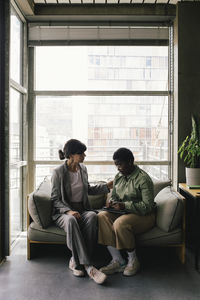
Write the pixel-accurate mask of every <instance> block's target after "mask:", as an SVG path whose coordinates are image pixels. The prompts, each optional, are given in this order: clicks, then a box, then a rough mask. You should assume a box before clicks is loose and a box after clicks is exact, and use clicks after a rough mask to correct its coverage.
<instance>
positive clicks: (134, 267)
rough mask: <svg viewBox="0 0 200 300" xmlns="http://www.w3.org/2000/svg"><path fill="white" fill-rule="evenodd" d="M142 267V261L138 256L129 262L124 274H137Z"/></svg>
mask: <svg viewBox="0 0 200 300" xmlns="http://www.w3.org/2000/svg"><path fill="white" fill-rule="evenodd" d="M139 269H140V262H139V260H138V258H137V257H136V258H135V260H134V261H133V262H129V263H128V264H127V266H126V268H125V270H124V273H123V275H125V276H133V275H135V274H136V273H137V272H138V271H139Z"/></svg>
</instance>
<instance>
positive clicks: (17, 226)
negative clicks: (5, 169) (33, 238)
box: [10, 167, 21, 243]
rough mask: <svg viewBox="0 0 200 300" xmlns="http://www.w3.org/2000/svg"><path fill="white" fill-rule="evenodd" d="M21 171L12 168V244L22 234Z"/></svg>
mask: <svg viewBox="0 0 200 300" xmlns="http://www.w3.org/2000/svg"><path fill="white" fill-rule="evenodd" d="M20 190H21V189H20V170H19V168H14V167H11V168H10V233H11V243H13V242H14V241H15V239H16V238H17V236H18V235H19V234H20V232H21V222H20V215H21V207H20V203H21V196H20Z"/></svg>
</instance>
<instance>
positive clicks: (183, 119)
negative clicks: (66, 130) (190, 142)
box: [174, 2, 200, 182]
mask: <svg viewBox="0 0 200 300" xmlns="http://www.w3.org/2000/svg"><path fill="white" fill-rule="evenodd" d="M199 15H200V3H199V2H179V3H178V5H177V14H176V20H175V27H174V34H175V45H174V46H175V47H174V50H175V51H174V52H175V61H174V62H175V86H174V92H175V99H174V101H175V133H176V134H175V149H174V150H175V151H174V158H175V166H174V171H175V173H176V170H175V169H177V174H175V177H176V175H177V181H178V182H185V168H184V167H185V166H184V163H183V161H182V160H180V159H179V158H178V159H177V148H178V146H179V145H180V144H181V142H182V141H183V140H184V139H185V137H186V135H188V134H190V131H191V115H192V113H197V112H199V113H200V34H199V29H200V18H199Z"/></svg>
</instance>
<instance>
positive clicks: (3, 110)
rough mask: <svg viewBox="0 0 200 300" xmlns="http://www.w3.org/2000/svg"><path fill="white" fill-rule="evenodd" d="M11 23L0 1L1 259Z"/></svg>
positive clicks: (5, 250)
mask: <svg viewBox="0 0 200 300" xmlns="http://www.w3.org/2000/svg"><path fill="white" fill-rule="evenodd" d="M9 24H10V1H0V261H1V260H2V259H4V258H5V256H7V255H9Z"/></svg>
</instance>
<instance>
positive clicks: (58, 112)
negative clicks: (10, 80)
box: [36, 96, 168, 161]
mask: <svg viewBox="0 0 200 300" xmlns="http://www.w3.org/2000/svg"><path fill="white" fill-rule="evenodd" d="M70 138H76V139H80V140H81V141H83V142H84V143H86V145H87V147H88V148H87V152H86V155H87V157H86V160H90V161H91V160H93V161H101V160H104V161H108V160H112V155H113V152H114V151H115V150H116V149H117V148H119V147H127V148H130V149H131V150H132V151H133V153H134V155H135V160H138V161H152V160H153V161H158V160H168V98H167V97H164V96H145V97H144V96H143V97H141V96H128V97H124V96H115V97H107V96H87V97H86V96H73V97H37V99H36V159H37V160H57V159H58V149H60V148H63V145H64V143H65V142H66V141H67V140H68V139H70Z"/></svg>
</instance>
